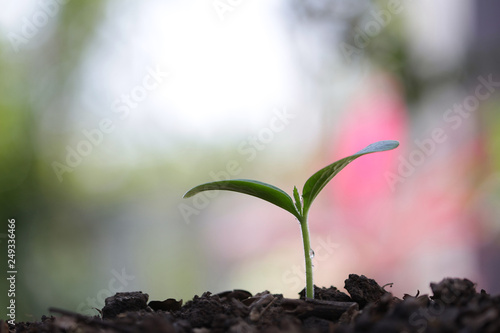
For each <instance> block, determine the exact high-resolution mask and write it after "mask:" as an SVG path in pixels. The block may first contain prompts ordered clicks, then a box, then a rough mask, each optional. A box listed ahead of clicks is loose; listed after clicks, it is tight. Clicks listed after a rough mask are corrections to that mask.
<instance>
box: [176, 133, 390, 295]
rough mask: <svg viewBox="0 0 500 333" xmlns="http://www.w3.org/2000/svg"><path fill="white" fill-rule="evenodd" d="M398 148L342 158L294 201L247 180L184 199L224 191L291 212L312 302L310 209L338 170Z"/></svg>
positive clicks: (379, 145) (215, 185)
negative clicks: (297, 224)
mask: <svg viewBox="0 0 500 333" xmlns="http://www.w3.org/2000/svg"><path fill="white" fill-rule="evenodd" d="M397 146H399V142H398V141H393V140H387V141H379V142H375V143H372V144H371V145H369V146H367V147H366V148H364V149H362V150H360V151H358V152H357V153H356V154H354V155H351V156H348V157H345V158H343V159H341V160H338V161H337V162H334V163H332V164H330V165H328V166H326V167H324V168H323V169H321V170H319V171H318V172H316V173H315V174H314V175H312V176H311V177H310V178H309V179H308V180H307V181H306V183H305V184H304V188H303V189H302V196H301V195H300V194H299V191H298V190H297V187H296V186H294V187H293V199H292V198H291V197H290V196H289V195H288V194H287V193H286V192H284V191H283V190H281V189H279V188H277V187H276V186H273V185H270V184H266V183H263V182H259V181H256V180H248V179H234V180H221V181H216V182H210V183H205V184H201V185H198V186H196V187H193V188H192V189H190V190H189V191H188V192H186V194H184V198H189V197H192V196H193V195H195V194H197V193H199V192H202V191H212V190H226V191H234V192H239V193H244V194H248V195H252V196H254V197H257V198H261V199H263V200H266V201H268V202H270V203H272V204H275V205H276V206H278V207H281V208H283V209H284V210H286V211H287V212H290V213H291V214H292V215H293V216H295V217H296V218H297V220H298V221H299V223H300V228H301V231H302V242H303V244H304V257H305V262H306V297H308V298H314V284H313V272H312V267H313V266H312V257H313V256H314V252H313V251H312V249H311V244H310V241H309V226H308V223H307V215H308V213H309V208H311V204H312V203H313V201H314V199H316V197H317V196H318V194H319V192H321V190H322V189H323V188H324V187H325V186H326V184H328V182H329V181H330V180H332V178H333V177H335V175H337V174H338V173H339V172H340V170H342V169H343V168H345V167H346V166H347V164H349V163H351V162H352V161H354V160H355V159H356V158H358V157H360V156H363V155H366V154H370V153H376V152H380V151H386V150H391V149H394V148H396V147H397Z"/></svg>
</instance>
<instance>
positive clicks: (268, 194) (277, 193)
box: [184, 179, 300, 218]
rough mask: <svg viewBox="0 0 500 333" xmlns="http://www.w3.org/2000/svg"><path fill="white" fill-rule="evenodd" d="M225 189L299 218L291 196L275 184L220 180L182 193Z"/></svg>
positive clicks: (191, 194)
mask: <svg viewBox="0 0 500 333" xmlns="http://www.w3.org/2000/svg"><path fill="white" fill-rule="evenodd" d="M212 190H226V191H233V192H239V193H243V194H248V195H252V196H254V197H257V198H260V199H263V200H266V201H268V202H270V203H272V204H274V205H276V206H278V207H281V208H283V209H284V210H286V211H288V212H290V213H292V214H293V215H294V216H295V217H297V218H300V214H299V212H298V211H297V209H296V207H295V205H294V204H293V200H292V198H290V196H289V195H288V194H287V193H286V192H284V191H283V190H281V189H279V188H277V187H276V186H273V185H270V184H266V183H263V182H259V181H256V180H248V179H234V180H221V181H216V182H211V183H205V184H201V185H198V186H195V187H193V188H192V189H190V190H189V191H187V192H186V194H184V198H189V197H192V196H193V195H195V194H197V193H199V192H202V191H212Z"/></svg>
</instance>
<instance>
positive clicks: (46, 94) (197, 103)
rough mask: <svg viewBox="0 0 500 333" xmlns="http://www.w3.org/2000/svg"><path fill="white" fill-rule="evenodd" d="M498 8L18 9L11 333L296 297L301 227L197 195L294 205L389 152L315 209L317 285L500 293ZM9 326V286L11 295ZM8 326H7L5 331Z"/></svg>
mask: <svg viewBox="0 0 500 333" xmlns="http://www.w3.org/2000/svg"><path fill="white" fill-rule="evenodd" d="M499 13H500V5H499V4H498V3H496V2H492V1H486V0H481V1H459V2H456V1H453V0H439V1H431V0H422V1H407V0H402V1H398V0H392V1H367V0H357V1H352V0H351V1H341V0H330V1H307V2H304V1H299V0H292V1H245V0H239V1H236V0H234V1H233V0H232V1H229V0H220V1H180V0H179V1H174V0H171V1H165V0H148V1H131V0H120V1H119V0H106V1H105V0H99V1H97V0H90V1H78V0H72V1H69V0H37V1H31V0H22V1H10V2H5V3H4V4H3V5H2V10H1V11H0V94H1V95H0V96H1V98H0V155H1V156H0V195H1V201H0V205H1V215H2V216H1V218H2V223H1V228H0V242H1V243H0V246H1V251H2V252H1V253H2V255H1V258H2V259H1V264H0V265H1V266H0V267H2V271H3V272H6V271H7V268H6V261H7V256H6V254H7V247H6V244H7V220H8V219H9V218H15V220H16V241H17V243H16V245H17V252H16V264H17V270H18V274H17V281H16V305H17V312H16V314H17V317H16V320H18V321H24V320H37V319H39V318H40V316H41V315H43V314H48V311H47V308H48V307H50V306H56V307H60V308H65V309H68V310H73V311H78V312H81V313H85V314H97V311H96V310H94V309H93V308H94V307H96V308H100V307H102V306H103V303H104V298H105V297H108V296H110V295H111V294H112V293H114V292H116V291H133V290H142V291H143V292H147V293H148V294H149V295H150V299H155V300H163V299H166V298H170V297H171V298H177V299H180V298H182V299H184V301H187V300H189V299H191V298H192V297H193V296H194V295H195V294H198V295H200V294H201V293H203V292H205V291H211V292H214V293H216V292H221V291H225V290H230V289H235V288H239V289H247V290H249V291H251V292H253V293H255V292H260V291H263V290H266V289H268V290H270V291H272V292H273V293H283V294H285V295H286V296H288V297H297V293H298V292H299V291H300V290H301V289H302V288H303V285H304V277H303V271H304V268H303V253H302V243H301V236H300V228H299V226H298V224H297V222H296V221H295V219H294V218H293V217H292V216H291V215H290V214H288V213H286V212H285V211H281V210H280V209H279V208H276V207H274V206H272V205H270V204H268V203H266V202H264V201H260V200H258V199H255V198H251V197H245V196H244V195H241V194H235V193H220V194H214V193H212V194H209V195H200V196H196V197H194V198H191V199H182V195H183V194H184V193H185V192H186V191H187V190H188V189H189V188H191V187H192V186H195V185H197V184H199V183H202V182H207V181H212V180H215V179H223V178H227V177H231V178H249V179H258V180H261V181H265V182H268V183H271V184H273V185H276V186H279V187H281V188H283V189H285V190H286V191H287V192H289V193H291V191H292V188H293V186H294V185H297V186H298V187H299V188H301V187H302V185H303V184H304V182H305V180H306V179H307V178H308V177H309V176H310V175H312V173H313V172H315V171H317V170H318V169H320V168H321V167H323V166H325V165H327V164H329V163H331V162H333V161H335V160H336V159H339V158H342V157H345V156H347V155H350V154H353V153H355V152H356V151H358V150H360V149H362V148H364V147H365V146H366V145H368V144H370V143H372V142H375V141H378V140H386V139H393V140H399V141H400V143H401V145H400V147H399V148H398V149H396V150H394V151H390V152H384V153H379V154H373V155H368V156H365V157H362V158H360V159H358V160H356V161H355V162H353V163H352V164H351V165H349V166H348V167H347V168H346V169H345V170H343V171H342V172H341V173H340V174H339V175H338V176H337V177H336V178H335V179H334V180H333V181H332V182H331V183H330V184H329V185H328V186H327V187H326V188H325V190H324V192H322V193H321V194H320V196H319V197H318V199H317V201H316V202H315V203H314V205H313V207H312V209H311V213H310V229H311V238H312V247H313V249H314V250H315V253H316V256H315V258H314V265H315V268H314V269H315V283H316V284H317V285H319V286H330V285H334V286H337V287H338V288H341V289H342V287H343V281H344V279H346V278H347V276H348V274H350V273H357V274H364V275H366V276H368V277H371V278H374V279H376V280H377V281H378V282H379V284H381V285H383V284H386V283H394V285H393V287H392V288H391V289H390V290H391V291H392V292H393V293H394V294H395V295H396V296H398V297H401V296H402V295H403V294H404V293H409V294H415V293H416V292H417V290H420V292H421V293H425V292H428V291H429V283H430V282H438V281H439V280H441V279H442V278H444V277H448V276H451V277H461V278H469V279H471V280H472V281H474V282H476V283H477V284H478V288H484V289H486V290H487V291H488V292H490V293H493V294H495V293H498V292H500V286H499V285H498V283H497V282H496V281H498V277H499V274H500V259H499V256H498V253H499V251H500V222H499V213H500V212H499V208H498V205H497V203H498V199H499V197H500V176H499V171H500V160H499V155H498V154H497V151H498V149H499V146H500V113H499V111H500V99H499V96H500V95H499V94H498V90H499V89H500V62H498V59H499V55H500V38H499V37H498V36H500V24H499V21H498V19H497V18H498V15H499ZM0 288H1V295H2V296H1V297H0V305H1V306H0V308H2V309H5V307H4V305H5V306H6V304H7V303H6V301H7V297H4V296H6V293H7V281H6V279H2V280H0ZM0 318H5V314H4V313H0Z"/></svg>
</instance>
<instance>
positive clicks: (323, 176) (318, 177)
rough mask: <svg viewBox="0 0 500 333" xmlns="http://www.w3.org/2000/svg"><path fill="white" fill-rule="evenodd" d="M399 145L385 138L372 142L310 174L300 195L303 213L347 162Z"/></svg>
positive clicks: (305, 212) (304, 213)
mask: <svg viewBox="0 0 500 333" xmlns="http://www.w3.org/2000/svg"><path fill="white" fill-rule="evenodd" d="M397 146H399V142H398V141H393V140H386V141H379V142H375V143H372V144H371V145H369V146H367V147H366V148H364V149H362V150H360V151H358V152H357V153H356V154H354V155H351V156H348V157H345V158H343V159H341V160H338V161H337V162H334V163H332V164H330V165H328V166H326V167H324V168H323V169H321V170H319V171H318V172H316V173H315V174H314V175H312V176H311V177H310V178H309V179H308V180H307V181H306V183H305V185H304V189H303V190H302V197H303V200H304V207H303V215H306V214H307V212H308V211H309V208H310V207H311V204H312V202H313V201H314V199H316V196H317V195H318V194H319V192H321V190H322V189H323V188H324V187H325V186H326V184H328V182H329V181H330V180H332V178H333V177H335V175H337V174H338V173H339V172H340V170H342V169H343V168H345V167H346V165H347V164H349V163H351V162H352V161H354V160H355V159H356V158H358V157H360V156H363V155H366V154H370V153H376V152H379V151H386V150H391V149H394V148H396V147H397Z"/></svg>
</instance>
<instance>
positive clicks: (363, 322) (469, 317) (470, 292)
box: [0, 274, 500, 333]
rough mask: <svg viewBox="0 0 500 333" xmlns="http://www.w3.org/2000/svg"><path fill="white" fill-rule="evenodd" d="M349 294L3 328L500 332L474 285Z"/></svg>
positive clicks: (239, 294)
mask: <svg viewBox="0 0 500 333" xmlns="http://www.w3.org/2000/svg"><path fill="white" fill-rule="evenodd" d="M345 289H346V290H347V291H348V293H349V295H347V294H346V293H343V292H341V291H339V290H338V289H337V288H335V287H330V288H318V287H315V299H313V300H312V299H305V298H304V291H302V292H301V293H300V296H301V297H300V298H298V299H290V298H284V297H283V296H282V295H274V294H271V293H269V292H267V291H265V292H262V293H259V294H256V295H252V294H250V293H249V292H247V291H244V290H233V291H228V292H223V293H219V294H215V295H213V294H211V293H209V292H206V293H204V294H203V295H201V296H195V297H194V298H193V299H192V300H191V301H188V302H186V304H184V305H182V300H181V301H177V300H175V299H167V300H165V301H151V302H149V303H147V301H148V298H149V296H148V295H147V294H144V293H142V292H130V293H117V294H116V295H114V296H112V297H109V298H107V299H106V304H105V306H104V308H103V309H102V310H101V316H95V317H88V316H84V315H80V314H77V313H73V312H70V311H65V310H61V309H55V308H52V309H50V311H51V312H52V313H53V314H54V315H56V316H51V317H46V316H43V317H42V320H41V321H40V322H33V323H24V322H20V323H16V325H15V327H14V326H11V325H8V324H7V323H6V322H5V321H0V333H4V332H5V333H6V332H75V333H76V332H110V333H111V332H130V333H135V332H158V333H163V332H165V333H170V332H195V333H208V332H214V333H217V332H235V333H236V332H248V333H252V332H339V333H355V332H356V333H357V332H380V333H391V332H418V333H421V332H488V333H489V332H491V333H494V332H500V297H498V296H496V297H492V296H490V295H488V294H487V293H486V292H485V291H484V290H481V291H480V292H477V291H476V289H475V285H474V284H473V283H472V282H471V281H469V280H467V279H451V278H448V279H444V280H443V281H441V282H439V283H432V284H431V289H432V293H433V295H431V296H429V295H419V294H418V293H417V294H416V295H415V296H411V295H405V296H404V297H403V299H399V298H396V297H394V296H393V295H392V294H391V293H389V292H388V291H386V290H385V289H384V288H383V287H381V286H379V285H378V284H377V283H376V282H375V281H374V280H372V279H368V278H366V277H365V276H363V275H361V276H358V275H355V274H351V275H349V278H348V279H347V280H346V281H345Z"/></svg>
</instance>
